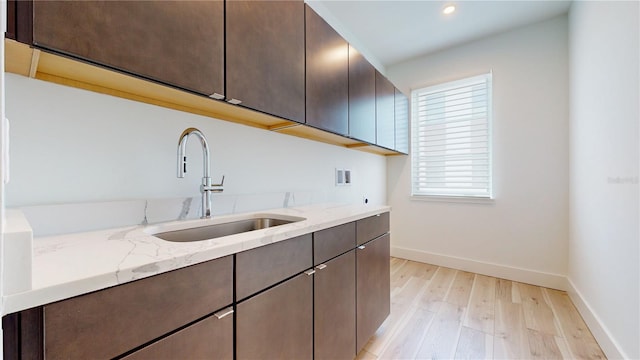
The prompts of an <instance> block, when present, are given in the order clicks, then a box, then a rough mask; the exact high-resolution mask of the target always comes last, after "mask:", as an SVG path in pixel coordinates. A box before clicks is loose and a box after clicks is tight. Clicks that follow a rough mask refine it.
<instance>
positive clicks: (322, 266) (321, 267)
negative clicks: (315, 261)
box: [316, 264, 327, 270]
mask: <svg viewBox="0 0 640 360" xmlns="http://www.w3.org/2000/svg"><path fill="white" fill-rule="evenodd" d="M326 267H327V265H325V264H320V265H318V266H316V269H318V270H322V269H324V268H326Z"/></svg>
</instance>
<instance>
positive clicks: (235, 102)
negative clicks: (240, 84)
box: [227, 99, 242, 105]
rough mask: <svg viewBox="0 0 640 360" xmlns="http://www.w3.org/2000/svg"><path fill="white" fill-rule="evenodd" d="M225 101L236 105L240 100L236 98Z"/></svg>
mask: <svg viewBox="0 0 640 360" xmlns="http://www.w3.org/2000/svg"><path fill="white" fill-rule="evenodd" d="M227 102H228V103H229V104H233V105H238V104H240V103H241V102H242V100H238V99H229V100H227Z"/></svg>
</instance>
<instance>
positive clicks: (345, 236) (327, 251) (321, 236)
mask: <svg viewBox="0 0 640 360" xmlns="http://www.w3.org/2000/svg"><path fill="white" fill-rule="evenodd" d="M355 239H356V223H355V222H350V223H348V224H344V225H339V226H335V227H332V228H329V229H325V230H320V231H317V232H315V233H314V234H313V261H314V265H318V264H320V263H323V262H325V261H327V260H329V259H331V258H334V257H336V256H338V255H340V254H343V253H345V252H347V251H349V250H351V249H353V248H355V247H356V240H355Z"/></svg>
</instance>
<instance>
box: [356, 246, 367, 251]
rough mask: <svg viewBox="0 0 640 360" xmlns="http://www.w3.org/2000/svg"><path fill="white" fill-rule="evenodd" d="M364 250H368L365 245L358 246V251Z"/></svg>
mask: <svg viewBox="0 0 640 360" xmlns="http://www.w3.org/2000/svg"><path fill="white" fill-rule="evenodd" d="M364 248H366V246H364V245H360V246H358V249H360V250H364Z"/></svg>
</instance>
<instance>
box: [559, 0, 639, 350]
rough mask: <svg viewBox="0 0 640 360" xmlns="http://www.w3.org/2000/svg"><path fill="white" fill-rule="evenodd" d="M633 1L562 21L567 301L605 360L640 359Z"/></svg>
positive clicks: (597, 5) (577, 6)
mask: <svg viewBox="0 0 640 360" xmlns="http://www.w3.org/2000/svg"><path fill="white" fill-rule="evenodd" d="M639 11H640V8H639V6H638V2H613V1H602V2H596V1H594V2H591V1H577V2H574V3H573V5H572V8H571V12H570V21H569V22H570V31H569V34H570V44H571V46H570V58H571V61H570V68H571V73H570V79H571V80H570V87H571V101H570V104H571V105H570V109H571V120H570V130H571V171H570V173H571V185H570V188H571V195H570V198H571V200H570V210H571V211H570V214H571V218H570V224H571V241H570V247H569V249H570V265H569V276H568V277H569V280H570V282H571V289H570V295H571V296H572V299H573V300H574V302H575V303H576V305H577V306H578V309H579V310H580V311H581V313H582V315H583V317H584V318H585V320H587V323H588V324H589V327H590V328H591V330H592V331H593V332H594V335H596V338H597V340H598V342H599V343H600V345H601V347H602V348H603V350H604V351H605V353H606V354H607V356H608V357H609V358H620V357H625V358H630V359H640V345H639V344H640V342H639V339H640V325H639V322H640V310H639V308H640V298H639V292H640V265H639V264H640V255H639V252H640V247H639V242H640V233H639V230H638V224H639V219H640V214H639V211H638V202H639V200H638V196H639V192H638V167H639V162H640V157H639V151H640V148H639V145H638V144H639V135H638V131H639V129H640V128H639V126H638V121H639V120H638V119H639V118H640V111H639V107H640V103H639V99H640V91H639V85H638V82H639V81H640V72H639V69H638V68H639V67H640V48H639V45H638V43H639V41H640V39H639V36H638V34H639V33H640V29H639V28H638V18H639V15H638V13H639Z"/></svg>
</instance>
